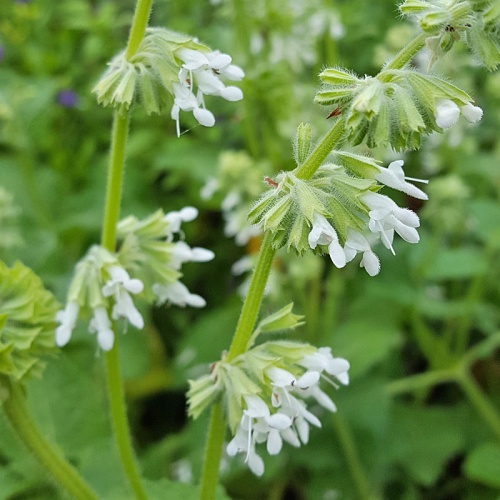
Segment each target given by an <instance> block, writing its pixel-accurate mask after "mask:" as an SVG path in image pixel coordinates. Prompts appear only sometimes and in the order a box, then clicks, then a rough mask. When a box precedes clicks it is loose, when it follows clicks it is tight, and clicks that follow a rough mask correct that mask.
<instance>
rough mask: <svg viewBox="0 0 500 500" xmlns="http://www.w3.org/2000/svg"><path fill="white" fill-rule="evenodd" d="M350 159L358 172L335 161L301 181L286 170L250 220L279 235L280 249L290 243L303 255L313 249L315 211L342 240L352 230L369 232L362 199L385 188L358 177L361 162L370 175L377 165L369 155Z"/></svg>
mask: <svg viewBox="0 0 500 500" xmlns="http://www.w3.org/2000/svg"><path fill="white" fill-rule="evenodd" d="M345 159H346V161H345V164H347V165H349V166H350V167H351V166H352V170H348V169H346V168H345V167H343V166H341V165H337V164H333V163H329V164H325V165H323V166H321V167H320V168H319V169H318V170H317V171H316V173H315V174H314V175H313V176H312V177H311V179H309V180H307V181H305V180H302V179H298V178H297V177H296V176H295V175H294V173H293V172H282V173H281V174H279V175H278V177H277V179H276V182H277V183H278V186H277V187H276V188H274V189H269V190H268V191H267V192H266V193H264V195H263V196H262V197H261V198H260V199H259V200H258V201H257V203H256V204H255V205H254V207H253V208H252V210H251V211H250V214H249V220H250V221H251V222H252V223H254V224H260V225H261V226H262V228H263V229H264V230H265V231H271V232H272V233H273V235H274V239H273V246H274V248H276V249H278V248H281V247H283V246H285V247H286V248H287V250H288V251H289V250H290V249H293V250H295V251H296V252H297V253H298V254H303V253H304V252H306V251H307V250H310V245H309V242H308V235H309V232H310V230H311V227H312V226H313V224H314V214H315V213H317V214H320V215H323V216H324V217H326V218H327V219H328V221H329V222H330V223H331V224H332V226H333V227H334V228H335V230H336V232H337V234H338V237H339V240H340V242H341V243H345V241H346V240H347V230H348V228H352V229H356V230H358V231H363V229H364V227H366V224H367V222H366V221H367V220H368V212H369V210H368V208H367V207H366V206H365V205H364V204H363V203H362V202H361V201H360V199H359V197H360V196H361V195H362V194H364V193H367V192H369V191H377V190H378V189H379V186H378V184H377V182H376V181H374V180H373V179H370V178H362V177H356V176H354V175H352V173H351V172H352V171H354V170H356V169H357V167H356V165H357V164H358V163H359V164H365V165H366V167H367V169H366V172H367V173H368V172H369V171H370V169H371V168H373V169H374V170H375V168H374V166H373V161H372V160H370V159H369V158H364V157H357V156H352V157H349V156H345ZM375 171H376V170H375ZM365 175H366V174H365ZM316 251H317V252H323V251H324V248H320V247H318V248H317V250H316Z"/></svg>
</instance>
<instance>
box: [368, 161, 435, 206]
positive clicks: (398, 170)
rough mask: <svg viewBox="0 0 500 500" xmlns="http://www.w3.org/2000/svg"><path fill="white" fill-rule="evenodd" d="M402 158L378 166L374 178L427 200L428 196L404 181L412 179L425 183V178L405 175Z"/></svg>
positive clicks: (414, 196)
mask: <svg viewBox="0 0 500 500" xmlns="http://www.w3.org/2000/svg"><path fill="white" fill-rule="evenodd" d="M403 165H404V161H403V160H397V161H393V162H392V163H390V164H389V166H388V167H387V168H384V167H379V166H377V168H378V169H379V170H380V173H379V174H377V175H375V179H376V180H377V181H379V182H381V183H382V184H385V185H386V186H389V187H391V188H393V189H397V190H398V191H402V192H403V193H406V194H407V195H409V196H413V198H418V199H419V200H427V199H428V196H427V194H425V193H424V192H423V191H422V190H421V189H419V188H417V187H416V186H414V185H413V184H410V183H409V182H406V180H412V181H417V182H424V183H427V182H428V181H426V180H421V179H413V178H411V177H406V176H405V173H404V171H403V168H402V167H403Z"/></svg>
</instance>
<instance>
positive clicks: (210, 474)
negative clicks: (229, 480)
mask: <svg viewBox="0 0 500 500" xmlns="http://www.w3.org/2000/svg"><path fill="white" fill-rule="evenodd" d="M225 430H226V423H225V422H224V416H223V415H222V408H221V405H220V403H216V404H214V405H213V406H212V414H211V416H210V424H209V427H208V439H207V445H206V448H205V460H204V462H203V470H202V473H201V487H200V499H201V500H213V499H214V498H215V489H216V487H217V479H218V477H219V464H220V459H221V456H222V444H223V443H224V433H225Z"/></svg>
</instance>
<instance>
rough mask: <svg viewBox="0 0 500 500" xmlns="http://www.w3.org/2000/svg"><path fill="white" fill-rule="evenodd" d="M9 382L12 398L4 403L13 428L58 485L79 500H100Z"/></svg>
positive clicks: (22, 394)
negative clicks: (40, 428)
mask: <svg viewBox="0 0 500 500" xmlns="http://www.w3.org/2000/svg"><path fill="white" fill-rule="evenodd" d="M8 383H9V386H10V387H9V392H10V396H9V398H8V399H7V400H6V401H4V403H3V408H4V410H5V414H6V415H7V418H8V419H9V421H10V423H11V425H12V427H13V428H14V429H15V431H16V432H17V434H18V436H19V437H20V438H21V440H22V441H23V442H24V444H25V445H26V446H27V447H28V448H29V449H30V450H31V452H32V453H33V454H34V455H35V456H36V458H37V459H38V460H39V461H40V462H41V463H42V464H43V465H44V467H45V468H46V469H47V470H48V471H49V473H50V475H51V477H52V478H54V479H55V480H56V481H57V483H58V484H59V486H61V487H62V488H64V489H65V490H66V491H67V492H68V493H69V494H70V495H72V497H74V498H76V499H77V500H92V499H97V495H96V494H95V493H94V492H93V491H92V489H91V488H90V486H89V485H88V484H87V483H86V482H85V481H84V479H83V478H82V477H81V476H80V475H79V474H78V472H77V471H76V469H75V468H74V467H73V466H72V465H70V464H69V463H68V462H67V461H66V459H65V458H64V456H63V455H62V453H61V452H60V451H59V450H58V449H57V448H56V447H54V446H53V445H52V444H51V443H50V442H49V441H47V440H46V439H45V437H44V436H43V434H42V433H41V432H40V430H39V429H38V427H37V426H36V423H35V422H34V421H33V420H32V418H31V416H30V414H29V411H28V407H27V404H26V399H25V396H24V393H23V390H22V388H21V387H20V386H19V384H16V383H10V382H8Z"/></svg>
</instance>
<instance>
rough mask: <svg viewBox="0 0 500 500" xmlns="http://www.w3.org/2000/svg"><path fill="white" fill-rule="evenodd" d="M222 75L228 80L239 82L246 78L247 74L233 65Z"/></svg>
mask: <svg viewBox="0 0 500 500" xmlns="http://www.w3.org/2000/svg"><path fill="white" fill-rule="evenodd" d="M222 75H224V76H225V77H226V78H227V79H228V80H232V81H233V82H239V81H240V80H243V78H244V77H245V72H244V71H243V70H242V69H241V68H240V67H239V66H235V65H234V64H231V65H229V66H228V67H227V68H226V69H225V70H224V71H223V72H222Z"/></svg>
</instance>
